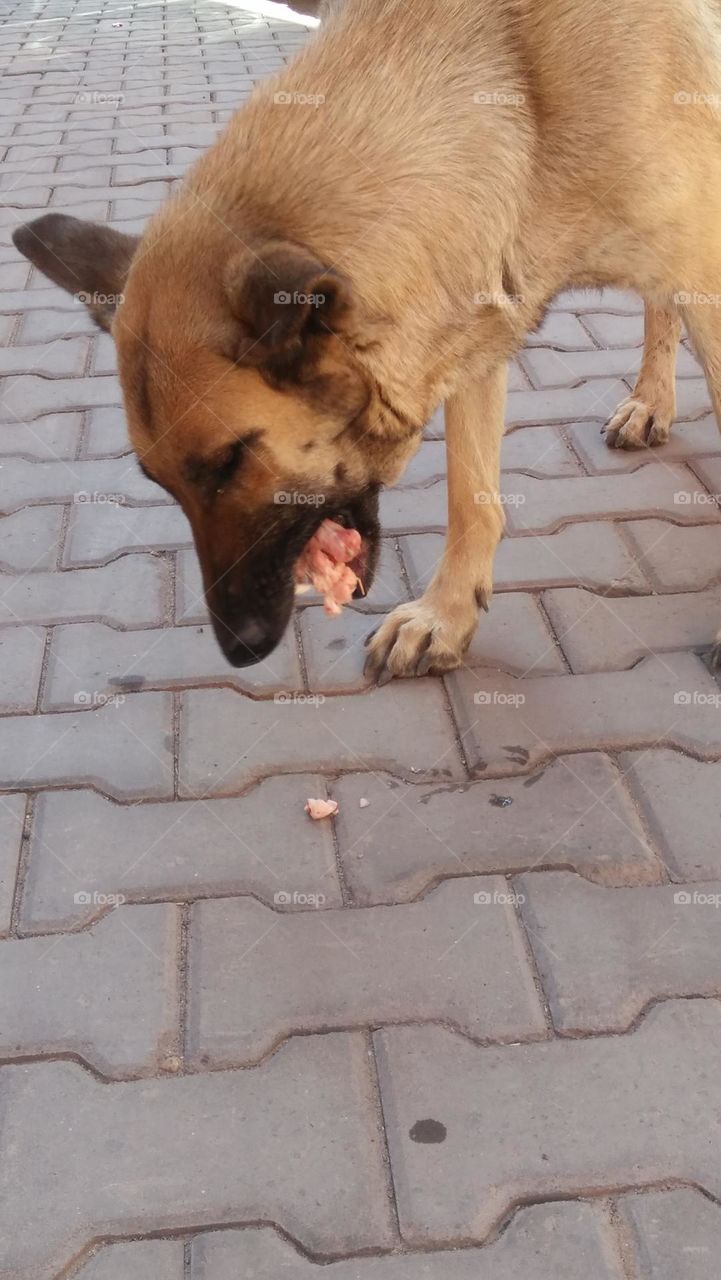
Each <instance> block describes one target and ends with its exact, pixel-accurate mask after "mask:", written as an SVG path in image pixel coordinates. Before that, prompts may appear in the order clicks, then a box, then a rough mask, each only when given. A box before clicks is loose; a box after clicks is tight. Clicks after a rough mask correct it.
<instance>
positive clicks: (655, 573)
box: [624, 520, 721, 591]
mask: <svg viewBox="0 0 721 1280" xmlns="http://www.w3.org/2000/svg"><path fill="white" fill-rule="evenodd" d="M624 530H625V532H626V535H627V537H628V538H629V541H630V543H631V545H632V546H634V547H636V548H637V549H638V562H639V565H640V566H641V568H642V569H643V571H644V573H645V574H646V575H647V576H648V578H649V580H650V581H651V582H652V583H653V584H654V585H657V586H658V587H659V588H660V589H661V590H662V591H702V590H703V589H704V588H705V587H711V586H713V585H714V584H715V583H717V582H719V581H721V529H719V528H718V527H716V526H714V525H707V526H705V527H704V526H703V525H699V526H698V527H696V528H693V529H681V528H679V527H678V526H676V525H673V524H669V523H668V521H666V520H630V521H628V522H627V523H626V524H625V525H624Z"/></svg>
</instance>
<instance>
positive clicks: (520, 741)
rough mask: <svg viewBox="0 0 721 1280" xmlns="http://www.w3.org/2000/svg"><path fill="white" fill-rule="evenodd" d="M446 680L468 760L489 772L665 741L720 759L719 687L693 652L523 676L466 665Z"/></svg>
mask: <svg viewBox="0 0 721 1280" xmlns="http://www.w3.org/2000/svg"><path fill="white" fill-rule="evenodd" d="M447 683H448V688H449V692H450V695H451V702H452V705H453V707H454V710H455V713H456V719H457V721H458V724H459V727H460V731H461V738H462V742H463V745H464V749H465V752H466V755H467V758H468V760H469V762H470V763H471V766H472V768H474V769H477V770H479V771H482V772H486V771H488V773H487V776H490V777H499V776H501V775H502V774H507V775H511V774H517V773H528V772H530V771H531V770H532V769H533V768H534V767H535V766H537V765H539V764H541V763H542V762H543V761H544V760H547V759H548V758H549V757H551V756H554V755H561V754H563V753H564V752H567V751H598V750H610V751H615V750H623V749H624V748H631V747H654V746H656V745H657V744H663V745H669V746H677V747H678V748H679V749H681V750H687V751H692V752H693V753H694V754H696V755H699V756H703V757H704V758H706V759H710V760H718V759H721V692H719V687H718V685H717V684H716V682H715V680H714V679H713V677H712V676H711V675H709V673H708V671H707V670H706V668H705V667H704V666H703V664H702V663H701V662H700V661H699V659H698V658H696V657H695V656H694V655H693V654H686V653H673V654H668V655H664V657H663V658H656V657H649V658H644V659H643V661H642V662H640V663H639V665H638V666H636V667H634V668H633V670H631V671H617V672H616V671H614V672H600V673H598V674H593V675H574V676H540V677H538V678H537V679H527V680H518V679H515V678H514V677H513V676H504V675H502V674H500V673H496V672H490V671H470V670H465V669H464V670H461V671H455V672H453V673H452V675H450V676H449V677H447Z"/></svg>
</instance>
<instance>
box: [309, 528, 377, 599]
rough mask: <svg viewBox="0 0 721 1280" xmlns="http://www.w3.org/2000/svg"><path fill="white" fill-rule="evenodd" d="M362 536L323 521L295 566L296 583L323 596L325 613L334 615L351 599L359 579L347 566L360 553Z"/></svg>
mask: <svg viewBox="0 0 721 1280" xmlns="http://www.w3.org/2000/svg"><path fill="white" fill-rule="evenodd" d="M362 546H363V539H362V538H361V535H360V534H359V532H358V530H357V529H344V528H343V526H342V525H340V524H336V523H335V521H333V520H324V521H323V523H322V525H321V526H320V528H319V529H317V530H316V532H315V533H314V534H313V537H312V538H311V539H310V541H309V542H308V543H307V544H306V546H305V549H304V550H303V552H302V554H301V556H300V558H299V560H298V563H297V564H296V566H295V580H296V583H297V584H298V585H299V586H300V587H301V589H302V588H303V586H307V585H311V586H312V587H313V588H314V589H315V590H316V591H318V592H320V594H321V595H322V596H324V597H325V598H324V601H323V605H324V608H325V612H326V613H327V614H328V615H329V616H330V617H334V616H336V615H337V614H339V613H340V612H341V609H342V607H343V605H344V604H348V603H349V602H350V601H351V600H352V599H353V592H354V591H355V589H356V587H357V586H358V584H359V583H360V586H361V589H362V587H363V584H362V583H361V582H360V578H359V577H358V575H357V574H356V573H354V572H353V570H352V569H351V567H350V563H351V561H352V560H355V559H356V557H357V556H359V555H360V553H361V549H362Z"/></svg>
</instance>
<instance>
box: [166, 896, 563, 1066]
mask: <svg viewBox="0 0 721 1280" xmlns="http://www.w3.org/2000/svg"><path fill="white" fill-rule="evenodd" d="M290 896H291V895H290V893H288V892H285V893H283V892H281V893H280V894H278V895H276V899H277V901H278V900H280V901H279V905H282V904H283V902H284V900H285V898H290ZM486 899H488V900H486ZM311 905H313V904H311ZM318 905H319V906H321V907H322V906H323V903H322V902H321V903H319V904H318ZM189 964H190V1003H189V1010H188V1015H189V1021H188V1047H189V1053H190V1055H191V1058H192V1060H193V1061H194V1062H195V1063H196V1064H197V1065H208V1064H209V1063H215V1064H231V1063H232V1064H247V1063H248V1062H251V1061H256V1060H258V1059H259V1058H260V1057H262V1056H264V1055H265V1054H267V1053H269V1052H270V1050H271V1049H273V1048H274V1047H275V1046H276V1045H277V1044H278V1043H280V1041H282V1040H283V1039H285V1038H286V1037H287V1036H290V1035H292V1034H293V1033H294V1032H295V1033H298V1032H304V1033H308V1032H313V1031H328V1030H333V1029H334V1028H337V1029H339V1030H340V1029H342V1028H344V1027H362V1026H378V1025H385V1024H388V1023H403V1022H442V1023H444V1024H446V1025H450V1026H453V1027H456V1028H458V1029H459V1030H460V1031H462V1032H464V1033H465V1034H466V1035H469V1036H473V1037H474V1038H476V1039H483V1038H489V1039H493V1040H511V1039H514V1040H515V1039H523V1038H527V1037H536V1036H543V1035H544V1034H545V1033H546V1027H545V1021H544V1017H543V1010H542V1008H541V1005H540V1003H539V1000H538V995H537V992H536V989H535V986H534V982H533V976H532V974H531V970H530V967H529V965H528V960H527V958H526V955H525V953H524V949H523V942H522V940H521V934H520V932H519V930H518V923H517V920H516V917H515V913H514V907H513V900H512V894H510V893H509V886H508V884H507V882H506V881H505V880H503V879H501V878H500V877H483V878H478V879H470V880H467V879H464V880H456V881H455V882H454V883H453V884H446V885H441V886H440V888H438V889H436V890H435V891H434V892H433V893H431V894H430V895H429V896H428V897H427V898H425V899H424V900H423V902H417V903H413V904H409V905H406V906H402V907H397V906H396V907H392V906H387V907H386V906H380V907H368V908H367V909H363V910H357V911H348V910H347V909H341V910H335V911H333V910H331V911H326V910H315V911H304V912H297V913H295V914H292V915H283V914H280V913H278V912H277V911H276V912H273V911H270V910H269V909H268V908H267V907H264V906H262V905H261V904H260V903H259V902H254V901H253V899H252V898H235V899H223V900H221V901H217V902H201V903H197V904H196V905H195V906H194V908H193V914H192V918H191V933H190V953H189ZM389 975H392V977H390V976H389Z"/></svg>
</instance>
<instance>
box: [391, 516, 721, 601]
mask: <svg viewBox="0 0 721 1280" xmlns="http://www.w3.org/2000/svg"><path fill="white" fill-rule="evenodd" d="M639 523H641V522H639ZM647 523H651V522H649V521H644V522H643V524H647ZM658 523H659V524H661V523H662V522H661V521H659V522H658ZM671 527H672V526H670V525H664V528H671ZM685 532H687V533H689V534H693V533H695V532H696V530H695V529H694V530H687V531H685ZM713 532H714V533H715V535H716V539H717V541H718V543H719V549H720V551H721V529H714V530H713ZM444 543H445V539H444V538H443V537H441V536H439V535H438V534H434V533H425V534H416V535H414V536H413V537H408V538H402V539H401V549H402V552H403V557H404V560H405V563H406V568H407V570H408V576H409V579H410V583H411V589H412V590H413V592H414V593H418V592H420V591H421V590H422V589H423V588H424V587H425V586H426V585H427V584H428V582H429V581H430V579H431V577H432V575H433V573H434V572H435V570H436V568H437V567H438V565H439V564H440V561H441V557H442V555H443V547H444ZM720 558H721V557H720ZM576 584H578V585H579V586H586V587H589V588H590V589H591V590H596V591H601V592H609V593H613V594H614V595H617V594H619V592H624V593H626V592H632V591H644V590H648V586H647V585H646V583H645V579H644V577H643V575H642V573H641V570H640V569H639V567H638V566H637V564H636V560H635V558H634V555H633V552H632V551H631V550H630V549H629V547H628V546H627V545H626V544H625V543H624V541H623V539H622V538H621V535H620V534H619V532H618V529H616V528H615V527H614V526H613V525H612V524H611V523H607V522H604V521H601V522H597V521H592V520H590V521H588V522H587V523H585V522H584V523H581V524H573V525H567V526H566V527H565V528H563V529H559V531H558V532H557V533H554V534H551V535H549V536H547V537H534V538H524V537H512V538H504V539H503V541H502V542H501V544H500V546H499V548H498V551H497V553H496V561H495V565H494V586H495V590H496V591H504V590H519V589H533V588H536V589H537V588H539V587H554V586H559V587H563V586H576Z"/></svg>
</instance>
